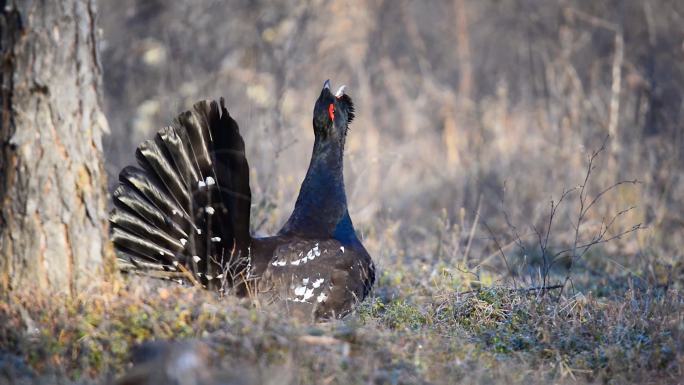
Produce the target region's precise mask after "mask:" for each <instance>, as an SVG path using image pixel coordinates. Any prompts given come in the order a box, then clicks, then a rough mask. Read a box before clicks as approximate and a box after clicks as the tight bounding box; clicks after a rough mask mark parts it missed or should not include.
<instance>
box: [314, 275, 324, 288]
mask: <svg viewBox="0 0 684 385" xmlns="http://www.w3.org/2000/svg"><path fill="white" fill-rule="evenodd" d="M323 282H325V279H323V278H318V279H317V280H315V281H314V282H313V283H312V284H311V286H313V287H314V289H317V288H318V287H320V286H321V284H322V283H323Z"/></svg>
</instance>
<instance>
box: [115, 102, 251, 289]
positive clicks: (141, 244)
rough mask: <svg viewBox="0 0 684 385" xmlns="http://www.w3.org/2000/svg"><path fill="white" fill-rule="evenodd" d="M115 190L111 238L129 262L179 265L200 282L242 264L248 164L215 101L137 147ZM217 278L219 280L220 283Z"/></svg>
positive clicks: (142, 266)
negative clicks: (133, 159) (136, 165)
mask: <svg viewBox="0 0 684 385" xmlns="http://www.w3.org/2000/svg"><path fill="white" fill-rule="evenodd" d="M136 159H137V161H138V165H139V167H140V168H137V167H133V166H129V167H126V168H124V169H123V170H122V171H121V173H120V175H119V181H120V185H119V186H118V188H117V189H116V190H115V191H114V204H115V209H114V211H113V213H112V215H111V217H110V221H111V223H112V241H113V243H114V246H115V249H116V251H117V254H118V255H119V258H120V259H121V260H122V261H123V262H125V264H126V266H127V267H128V268H133V269H142V270H164V271H178V269H176V267H177V266H178V265H179V264H180V265H183V267H184V269H182V270H183V271H189V272H191V273H192V274H194V275H195V278H197V279H198V280H199V281H200V282H201V283H202V284H204V285H211V286H217V284H216V283H215V281H214V282H211V280H212V278H213V277H216V276H221V275H222V274H224V273H226V272H227V273H229V274H224V275H225V276H226V278H227V280H226V281H227V283H228V284H229V285H232V284H234V282H232V278H233V277H234V276H236V275H238V274H239V273H240V272H241V271H242V270H243V269H244V268H245V267H246V266H248V265H249V260H248V259H249V252H248V249H249V244H250V242H251V237H250V234H249V210H250V204H251V193H250V188H249V166H248V164H247V160H246V158H245V146H244V141H243V140H242V137H241V136H240V132H239V128H238V125H237V123H236V122H235V121H234V120H233V119H232V118H231V117H230V115H229V114H228V111H227V110H226V108H225V106H224V101H223V99H221V104H220V106H219V104H218V103H216V102H211V103H208V102H200V103H197V104H195V106H194V107H193V109H192V110H191V111H186V112H184V113H181V114H180V115H179V116H178V118H177V119H176V121H174V123H173V124H172V125H171V126H168V127H165V128H163V129H162V130H160V131H159V133H158V134H157V136H156V137H155V138H154V139H152V140H147V141H145V142H143V143H142V144H141V145H140V146H139V147H138V149H137V151H136ZM226 281H224V282H226Z"/></svg>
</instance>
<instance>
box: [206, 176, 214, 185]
mask: <svg viewBox="0 0 684 385" xmlns="http://www.w3.org/2000/svg"><path fill="white" fill-rule="evenodd" d="M206 181H207V186H211V185H215V184H216V181H215V180H214V178H212V177H210V176H208V177H207V179H206Z"/></svg>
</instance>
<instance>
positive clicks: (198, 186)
mask: <svg viewBox="0 0 684 385" xmlns="http://www.w3.org/2000/svg"><path fill="white" fill-rule="evenodd" d="M205 187H207V184H206V183H204V181H203V180H201V181H199V182H197V188H205Z"/></svg>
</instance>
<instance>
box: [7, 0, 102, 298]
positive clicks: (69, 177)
mask: <svg viewBox="0 0 684 385" xmlns="http://www.w3.org/2000/svg"><path fill="white" fill-rule="evenodd" d="M0 4H2V8H1V9H0V14H1V16H0V52H1V56H0V60H1V62H2V68H1V69H0V83H1V84H2V90H1V92H0V102H1V103H2V119H1V123H0V124H1V125H0V139H1V141H0V145H1V147H0V199H1V201H0V205H1V206H0V291H2V292H8V290H13V291H14V290H29V291H33V290H36V289H37V290H40V291H43V292H46V293H71V294H73V293H75V292H76V291H77V290H78V289H80V288H82V287H83V286H84V285H86V284H87V283H88V282H91V281H93V280H98V278H101V277H102V274H103V272H104V266H105V263H104V262H105V260H107V261H110V260H111V259H110V257H109V256H110V255H111V253H109V252H108V251H107V250H106V249H108V243H107V232H106V191H105V185H106V184H105V173H104V168H103V163H102V134H103V133H104V132H105V131H106V130H107V122H106V119H105V117H104V115H103V113H102V106H101V100H100V83H101V68H100V64H99V62H98V57H97V55H98V50H97V46H96V40H97V29H96V26H95V4H94V0H59V1H33V0H18V1H17V0H14V1H12V0H0Z"/></svg>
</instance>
